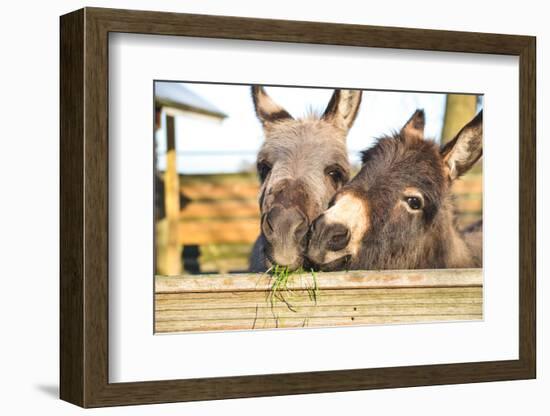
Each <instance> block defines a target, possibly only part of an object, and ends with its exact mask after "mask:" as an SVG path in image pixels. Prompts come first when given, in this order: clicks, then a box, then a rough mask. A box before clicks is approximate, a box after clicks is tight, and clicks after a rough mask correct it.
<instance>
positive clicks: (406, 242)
mask: <svg viewBox="0 0 550 416" xmlns="http://www.w3.org/2000/svg"><path fill="white" fill-rule="evenodd" d="M424 124H425V121H424V112H423V111H422V110H417V111H416V112H415V113H414V114H413V116H412V117H411V118H410V120H409V121H408V122H407V123H406V124H405V126H404V127H403V128H402V129H401V131H400V132H399V133H396V134H394V135H393V136H391V137H383V138H381V139H379V140H378V142H377V143H376V144H375V145H374V146H373V147H371V148H370V149H368V150H366V151H364V152H363V153H362V156H363V158H362V160H363V166H362V168H361V170H360V171H359V173H358V174H357V175H356V176H355V177H354V178H353V179H352V180H351V181H350V182H349V183H348V184H346V185H345V186H344V187H343V188H342V189H341V190H340V191H338V193H336V195H335V196H334V198H333V200H332V201H331V203H330V208H329V209H328V210H327V211H325V212H324V213H323V214H322V215H321V216H320V217H319V218H317V219H316V220H315V221H314V223H313V224H312V226H311V230H310V241H309V246H308V253H307V256H308V258H309V259H310V260H311V261H312V262H313V263H314V264H316V265H317V266H318V267H319V268H320V269H321V270H327V271H329V270H342V269H424V268H426V269H430V268H461V267H481V265H482V241H481V227H482V224H481V221H480V222H479V223H476V224H473V225H471V226H470V227H468V228H467V229H465V230H458V229H457V226H456V225H455V217H454V207H453V196H452V194H451V190H450V189H451V185H452V183H453V181H455V180H456V179H457V178H458V177H460V176H461V175H463V174H464V173H466V172H467V171H468V170H469V169H470V168H471V167H472V165H474V163H475V162H477V161H478V159H479V158H480V157H481V154H482V136H483V127H482V112H479V113H478V114H477V116H476V117H475V118H474V119H473V120H471V121H470V122H469V123H468V124H466V125H465V126H464V127H463V128H462V129H461V130H460V132H459V133H458V134H457V136H456V137H455V138H454V139H453V140H452V141H450V142H449V143H447V144H446V145H445V146H443V147H442V148H440V147H439V146H437V145H436V144H435V143H434V142H433V141H431V140H424Z"/></svg>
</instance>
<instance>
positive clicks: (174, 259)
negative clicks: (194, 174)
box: [159, 115, 182, 276]
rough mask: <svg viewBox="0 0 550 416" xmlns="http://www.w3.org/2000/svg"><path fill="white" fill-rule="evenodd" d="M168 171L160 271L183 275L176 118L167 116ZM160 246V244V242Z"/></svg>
mask: <svg viewBox="0 0 550 416" xmlns="http://www.w3.org/2000/svg"><path fill="white" fill-rule="evenodd" d="M166 141H167V143H166V170H165V172H164V207H165V212H166V218H165V224H163V225H164V230H162V232H160V233H159V234H160V235H161V237H162V238H163V239H164V244H163V246H164V247H163V249H164V253H163V255H162V256H161V257H162V258H161V259H159V271H160V272H161V273H163V274H167V275H172V276H173V275H178V274H181V269H182V267H181V266H182V264H181V263H182V262H181V245H180V243H179V222H180V186H179V174H178V170H177V162H176V158H177V154H176V131H175V120H174V116H170V115H167V116H166ZM159 245H160V242H159Z"/></svg>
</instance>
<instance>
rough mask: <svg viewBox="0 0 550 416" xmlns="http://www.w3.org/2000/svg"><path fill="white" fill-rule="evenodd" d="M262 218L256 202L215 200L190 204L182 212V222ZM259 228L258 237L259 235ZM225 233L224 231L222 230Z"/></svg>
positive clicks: (257, 230)
mask: <svg viewBox="0 0 550 416" xmlns="http://www.w3.org/2000/svg"><path fill="white" fill-rule="evenodd" d="M251 218H253V219H257V218H260V208H259V206H258V201H256V200H241V201H240V200H214V201H206V202H194V201H192V202H190V203H189V204H188V205H187V206H185V207H184V208H183V209H182V210H181V212H180V220H182V221H196V220H202V221H204V220H206V219H208V220H209V221H212V220H218V221H221V220H224V219H236V220H241V219H243V220H249V219H251ZM259 230H260V229H259V228H257V229H256V230H255V231H256V236H257V234H258V233H259ZM221 231H223V230H221Z"/></svg>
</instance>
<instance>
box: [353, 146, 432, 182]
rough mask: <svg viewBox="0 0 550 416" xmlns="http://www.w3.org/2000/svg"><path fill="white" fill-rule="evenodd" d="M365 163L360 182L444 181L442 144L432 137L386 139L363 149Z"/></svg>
mask: <svg viewBox="0 0 550 416" xmlns="http://www.w3.org/2000/svg"><path fill="white" fill-rule="evenodd" d="M362 156H363V158H362V159H363V166H362V167H361V170H360V172H359V174H358V175H357V176H356V178H357V181H356V182H359V181H362V182H367V183H368V184H369V185H370V186H374V185H375V184H376V183H379V182H380V183H383V184H385V185H388V184H389V183H391V184H392V185H393V186H395V185H399V184H401V185H403V186H407V184H413V185H416V186H420V185H422V184H426V185H429V184H431V183H432V182H433V183H434V184H439V183H441V182H442V180H443V162H442V158H441V156H440V154H439V147H438V146H437V145H436V144H435V143H434V142H433V141H431V140H418V141H406V140H401V139H400V137H399V136H396V137H393V138H382V139H380V140H378V142H377V144H376V145H375V146H374V147H372V148H370V149H368V150H367V151H365V152H363V154H362Z"/></svg>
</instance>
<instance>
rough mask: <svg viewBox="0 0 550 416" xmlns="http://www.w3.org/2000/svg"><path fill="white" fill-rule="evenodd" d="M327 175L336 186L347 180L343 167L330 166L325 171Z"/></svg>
mask: <svg viewBox="0 0 550 416" xmlns="http://www.w3.org/2000/svg"><path fill="white" fill-rule="evenodd" d="M325 173H326V175H327V176H328V177H329V178H330V180H331V181H332V183H333V184H334V186H335V187H339V186H340V185H343V184H344V182H346V178H345V174H344V172H342V170H341V169H339V168H338V167H335V166H330V167H328V168H327V169H326V171H325Z"/></svg>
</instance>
